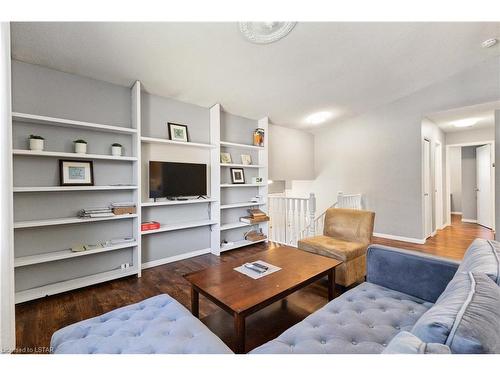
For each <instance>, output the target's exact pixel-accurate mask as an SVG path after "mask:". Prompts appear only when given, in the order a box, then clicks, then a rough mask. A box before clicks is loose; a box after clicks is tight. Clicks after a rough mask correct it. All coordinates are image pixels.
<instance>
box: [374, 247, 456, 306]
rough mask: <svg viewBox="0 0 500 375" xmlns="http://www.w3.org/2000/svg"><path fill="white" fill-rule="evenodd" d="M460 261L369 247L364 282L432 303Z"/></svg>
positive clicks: (393, 249)
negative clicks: (365, 280)
mask: <svg viewBox="0 0 500 375" xmlns="http://www.w3.org/2000/svg"><path fill="white" fill-rule="evenodd" d="M459 264H460V262H458V261H455V260H452V259H448V258H443V257H437V256H433V255H429V254H425V253H421V252H418V251H411V250H403V249H397V248H393V247H387V246H381V245H370V246H369V247H368V251H367V276H366V279H367V281H369V282H371V283H374V284H378V285H381V286H384V287H386V288H389V289H393V290H397V291H399V292H402V293H406V294H409V295H412V296H414V297H417V298H420V299H423V300H425V301H429V302H432V303H434V302H436V300H437V299H438V297H439V296H440V295H441V293H442V292H443V291H444V289H445V288H446V286H447V285H448V283H449V282H450V280H451V279H452V278H453V276H454V275H455V273H456V271H457V269H458V266H459Z"/></svg>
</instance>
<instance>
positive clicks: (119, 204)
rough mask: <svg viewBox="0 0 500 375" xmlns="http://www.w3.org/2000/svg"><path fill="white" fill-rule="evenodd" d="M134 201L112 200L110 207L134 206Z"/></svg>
mask: <svg viewBox="0 0 500 375" xmlns="http://www.w3.org/2000/svg"><path fill="white" fill-rule="evenodd" d="M135 206H136V204H135V202H113V203H111V208H114V207H135Z"/></svg>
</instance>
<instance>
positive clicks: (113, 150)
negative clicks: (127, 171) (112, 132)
mask: <svg viewBox="0 0 500 375" xmlns="http://www.w3.org/2000/svg"><path fill="white" fill-rule="evenodd" d="M111 155H113V156H122V148H121V147H118V146H111Z"/></svg>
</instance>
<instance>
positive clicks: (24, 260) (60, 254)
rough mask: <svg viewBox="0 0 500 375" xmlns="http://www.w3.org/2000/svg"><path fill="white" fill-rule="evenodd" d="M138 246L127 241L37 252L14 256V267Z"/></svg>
mask: <svg viewBox="0 0 500 375" xmlns="http://www.w3.org/2000/svg"><path fill="white" fill-rule="evenodd" d="M134 246H137V242H135V241H133V242H126V243H123V244H119V245H114V246H106V247H102V248H100V249H94V250H87V251H77V252H75V251H71V250H69V249H68V250H61V251H53V252H50V253H45V254H37V255H29V256H25V257H19V258H14V267H24V266H29V265H31V264H40V263H47V262H54V261H56V260H62V259H68V258H76V257H80V256H85V255H92V254H98V253H105V252H108V251H114V250H120V249H127V248H129V247H134Z"/></svg>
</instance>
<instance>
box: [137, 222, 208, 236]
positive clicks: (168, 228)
mask: <svg viewBox="0 0 500 375" xmlns="http://www.w3.org/2000/svg"><path fill="white" fill-rule="evenodd" d="M214 224H217V222H216V221H214V220H198V221H188V222H184V223H177V224H162V225H161V226H160V228H159V229H153V230H146V231H143V232H141V233H142V235H147V234H153V233H161V232H171V231H174V230H180V229H189V228H197V227H204V226H208V225H214Z"/></svg>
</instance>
